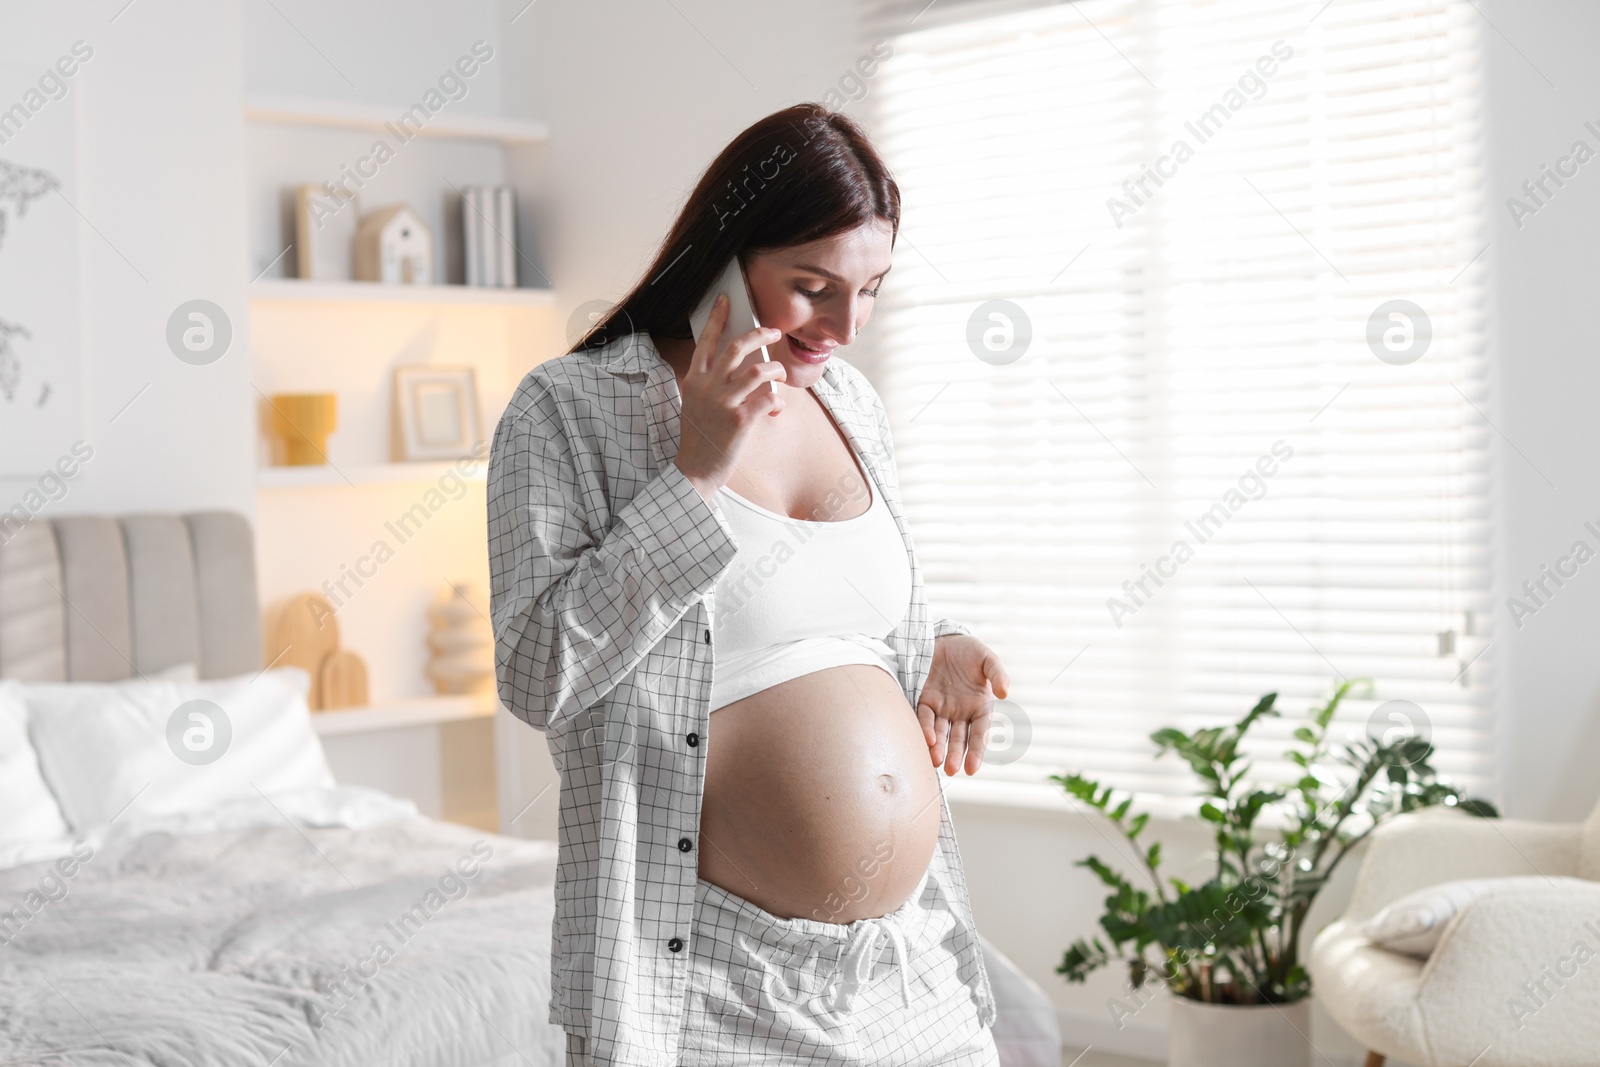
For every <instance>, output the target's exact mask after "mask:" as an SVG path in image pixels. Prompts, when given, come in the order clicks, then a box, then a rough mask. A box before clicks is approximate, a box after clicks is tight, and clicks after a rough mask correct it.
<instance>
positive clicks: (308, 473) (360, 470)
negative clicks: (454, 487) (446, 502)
mask: <svg viewBox="0 0 1600 1067" xmlns="http://www.w3.org/2000/svg"><path fill="white" fill-rule="evenodd" d="M467 463H471V464H478V465H479V466H478V467H477V469H476V470H467V471H463V470H462V469H461V465H462V464H467ZM482 464H483V460H481V459H472V458H471V457H467V456H463V457H462V458H461V459H457V460H441V461H435V462H429V463H357V464H345V465H342V466H338V467H334V466H330V465H328V464H326V463H319V464H316V465H314V466H305V467H261V468H260V469H258V470H257V471H256V486H257V487H258V488H261V489H298V488H301V487H304V486H312V485H345V486H348V485H352V484H354V485H404V484H406V483H417V484H420V483H422V482H436V481H438V480H439V479H440V478H443V477H444V476H445V475H446V474H451V473H453V474H455V476H456V477H458V478H460V479H461V480H462V481H467V482H481V481H484V480H485V479H486V478H487V476H488V472H487V468H486V467H485V466H483V465H482Z"/></svg>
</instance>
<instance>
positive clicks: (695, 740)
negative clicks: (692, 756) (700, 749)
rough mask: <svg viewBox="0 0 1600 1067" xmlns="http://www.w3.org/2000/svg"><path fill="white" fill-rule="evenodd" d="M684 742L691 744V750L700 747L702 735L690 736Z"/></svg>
mask: <svg viewBox="0 0 1600 1067" xmlns="http://www.w3.org/2000/svg"><path fill="white" fill-rule="evenodd" d="M684 740H685V741H687V742H689V747H690V748H693V747H694V746H696V745H698V744H699V743H700V735H699V734H690V735H689V736H688V737H685V738H684Z"/></svg>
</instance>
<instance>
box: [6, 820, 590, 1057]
mask: <svg viewBox="0 0 1600 1067" xmlns="http://www.w3.org/2000/svg"><path fill="white" fill-rule="evenodd" d="M90 851H91V848H90V847H85V846H84V845H81V844H80V845H79V853H78V854H79V856H82V855H83V854H84V853H86V852H90ZM61 864H65V866H68V867H71V868H73V870H72V874H71V876H70V877H68V876H65V875H63V874H62V866H61ZM468 871H471V872H472V873H471V874H470V876H469V875H468V874H467V873H466V872H468ZM554 875H555V845H554V843H553V842H548V841H520V840H516V839H512V838H507V837H500V836H497V835H494V834H488V833H483V832H481V831H476V830H472V829H470V828H467V827H462V826H457V825H453V824H449V823H442V822H435V821H432V820H426V819H416V818H413V819H403V820H401V821H397V822H391V823H388V824H386V825H380V826H375V827H369V828H363V829H350V828H346V827H331V828H320V829H319V828H314V827H308V826H295V825H290V824H289V823H288V822H287V821H286V820H283V819H279V820H278V822H277V824H276V825H259V824H258V825H245V826H237V827H232V828H226V829H221V830H215V831H212V832H201V833H177V834H175V833H171V832H164V831H155V832H142V833H139V834H137V835H129V836H127V837H126V838H125V839H122V840H111V841H107V842H104V843H102V844H101V845H100V846H99V847H93V848H92V855H89V856H88V858H86V859H83V860H82V861H81V862H67V861H55V862H53V861H44V862H34V863H28V864H24V865H21V866H17V867H12V868H9V869H6V870H0V1063H4V1064H12V1063H25V1064H41V1065H52V1067H53V1065H63V1064H73V1065H78V1064H82V1065H99V1064H105V1065H112V1064H116V1065H119V1067H126V1065H128V1064H154V1065H160V1067H191V1065H192V1067H199V1065H213V1064H216V1065H227V1067H241V1065H246V1064H261V1065H263V1067H265V1065H269V1064H270V1065H273V1067H295V1065H302V1064H304V1065H310V1064H329V1065H344V1064H349V1065H352V1067H356V1065H359V1067H373V1065H378V1064H382V1065H397V1067H405V1065H415V1067H455V1065H462V1067H483V1065H486V1064H499V1063H515V1064H521V1065H529V1067H547V1065H548V1067H560V1065H561V1064H562V1063H563V1062H564V1051H563V1050H564V1048H565V1045H564V1042H563V1039H562V1035H561V1031H560V1030H559V1028H557V1027H554V1026H551V1025H550V1024H549V1023H547V1022H546V1021H545V1020H546V1018H547V1013H548V1011H549V997H550V975H549V952H550V924H551V918H552V912H553V908H554V897H553V890H552V886H553V882H554Z"/></svg>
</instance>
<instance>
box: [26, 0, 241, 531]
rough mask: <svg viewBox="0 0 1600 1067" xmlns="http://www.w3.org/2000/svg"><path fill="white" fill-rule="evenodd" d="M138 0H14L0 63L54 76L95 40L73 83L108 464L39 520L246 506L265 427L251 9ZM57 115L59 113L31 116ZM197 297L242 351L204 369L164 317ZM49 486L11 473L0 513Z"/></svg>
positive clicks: (97, 448)
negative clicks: (250, 219)
mask: <svg viewBox="0 0 1600 1067" xmlns="http://www.w3.org/2000/svg"><path fill="white" fill-rule="evenodd" d="M125 3H126V0H84V2H80V3H73V4H48V5H42V4H26V3H22V2H20V0H10V2H7V3H5V4H4V5H3V6H0V60H3V61H6V62H15V63H20V64H23V65H26V66H34V67H38V68H39V69H40V70H41V71H42V70H43V69H44V68H45V67H46V66H47V65H49V64H51V63H53V62H54V61H55V59H56V57H57V56H60V55H62V54H64V53H65V52H67V50H68V49H69V48H70V47H71V45H72V43H73V42H74V41H77V40H80V39H81V40H83V41H85V42H86V43H87V44H88V45H89V46H90V47H92V48H93V49H94V55H93V58H92V59H90V60H89V61H88V62H86V63H84V64H83V66H82V67H81V69H80V70H79V71H78V73H77V74H76V75H75V76H74V77H73V78H72V80H71V82H70V83H69V84H70V85H71V90H70V91H71V93H72V94H74V95H75V96H76V99H77V105H78V122H79V131H78V132H79V156H78V169H79V174H78V181H79V186H78V188H79V203H78V204H77V207H78V209H79V210H80V211H81V213H82V215H83V216H84V218H85V220H86V222H85V224H84V225H85V232H84V237H83V240H82V242H81V245H80V247H81V249H82V252H81V260H80V269H81V277H82V295H83V300H82V304H83V309H84V330H83V344H84V348H85V352H86V356H87V364H88V368H87V373H88V379H89V381H88V394H87V395H88V404H89V411H88V421H89V437H88V443H89V444H90V445H92V446H93V448H94V457H93V458H92V459H91V460H90V461H89V462H88V463H86V464H84V465H83V467H82V468H81V470H80V471H79V473H78V474H77V475H76V476H75V477H73V478H72V479H71V480H70V481H69V482H68V483H67V484H68V488H67V492H66V494H65V495H64V496H62V497H61V498H60V499H57V500H55V501H53V502H51V503H50V504H48V505H47V506H46V507H45V508H44V509H43V510H42V511H41V512H40V515H41V516H45V517H49V516H53V515H58V514H71V513H78V512H91V511H96V512H98V511H104V512H117V511H128V510H151V511H166V510H180V509H189V508H209V507H220V508H233V509H236V510H241V511H244V512H245V513H246V514H249V513H250V512H251V510H252V507H253V504H254V498H255V490H254V487H253V485H252V482H251V479H250V478H248V477H246V476H245V474H246V472H248V471H249V470H250V469H251V465H252V463H253V461H254V455H255V434H254V429H253V426H252V425H251V424H250V423H249V422H248V421H247V420H246V418H245V417H244V416H245V414H246V412H247V409H246V406H245V405H246V397H247V394H248V393H249V374H250V353H249V345H248V343H247V341H246V340H245V338H244V333H245V330H244V328H243V323H245V322H246V321H247V319H246V314H247V312H246V308H245V301H244V293H245V281H246V278H245V275H244V270H243V266H242V265H243V263H244V216H243V213H242V212H241V211H240V189H241V168H242V156H243V153H242V148H241V144H242V141H241V134H242V131H241V128H240V122H239V89H240V76H241V74H240V72H241V64H240V23H239V11H238V7H237V5H236V4H234V3H215V2H207V0H163V2H162V3H157V4H151V3H140V4H136V5H134V6H133V7H131V8H129V9H128V10H125V11H123V10H121V9H122V8H123V7H124V4H125ZM119 12H120V14H119ZM11 103H13V101H11V100H7V101H6V103H5V104H4V105H0V106H9V105H10V104H11ZM59 114H61V112H60V111H58V110H55V109H46V110H44V111H41V112H40V114H39V115H37V116H35V117H34V118H33V119H32V120H31V121H32V122H35V123H47V122H51V121H53V120H55V118H56V117H57V116H58V115H59ZM4 154H5V153H4V150H3V149H0V158H3V157H4ZM199 298H203V299H207V300H211V301H213V302H215V303H216V304H218V305H220V306H221V307H222V308H223V309H224V311H225V312H226V313H227V314H228V315H229V316H230V318H232V320H233V321H234V323H235V324H236V326H237V328H236V329H235V331H234V341H233V344H232V346H231V347H230V349H229V351H228V352H227V353H226V354H225V355H224V356H223V357H222V358H221V359H220V360H218V361H217V362H215V363H212V364H210V365H208V366H192V365H190V364H187V363H184V362H182V361H180V360H179V359H178V358H177V357H176V356H174V355H173V353H172V351H171V350H170V349H169V348H168V347H167V342H166V327H167V318H168V317H169V316H170V315H171V314H172V312H173V310H174V309H175V308H176V307H177V306H178V305H179V304H181V303H184V302H185V301H188V300H193V299H199ZM141 390H142V392H141ZM136 397H137V399H135V398H136ZM130 401H131V404H130ZM124 409H126V410H124ZM113 418H115V422H113V421H112V420H113ZM35 484H36V483H35V482H34V481H33V480H31V479H24V480H16V479H9V480H0V508H3V509H9V508H10V507H11V506H12V504H13V503H15V502H17V501H19V500H20V499H21V498H22V495H23V494H24V493H25V492H27V491H28V490H29V488H31V487H33V486H34V485H35Z"/></svg>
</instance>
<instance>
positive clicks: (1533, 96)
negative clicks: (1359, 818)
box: [1486, 0, 1600, 819]
mask: <svg viewBox="0 0 1600 1067" xmlns="http://www.w3.org/2000/svg"><path fill="white" fill-rule="evenodd" d="M1487 10H1488V13H1489V17H1491V18H1493V19H1494V25H1495V27H1497V28H1498V31H1499V32H1494V31H1493V30H1491V31H1489V32H1488V33H1487V34H1486V38H1487V40H1488V43H1489V72H1488V77H1489V130H1490V148H1489V160H1490V164H1491V188H1490V196H1489V203H1490V214H1491V217H1492V218H1493V219H1494V222H1495V229H1494V232H1493V234H1492V244H1491V247H1490V250H1489V253H1488V258H1489V261H1490V266H1491V268H1492V275H1493V278H1494V280H1495V285H1494V304H1493V307H1492V308H1491V309H1490V314H1491V322H1492V330H1493V336H1494V352H1495V357H1496V370H1497V374H1498V380H1497V386H1498V387H1497V390H1496V392H1497V395H1496V397H1495V403H1494V410H1493V411H1492V412H1491V417H1493V418H1494V420H1495V423H1496V425H1497V427H1498V428H1499V430H1500V431H1501V433H1502V434H1503V435H1504V436H1503V437H1502V438H1500V439H1499V440H1498V443H1499V446H1500V447H1499V452H1498V454H1497V456H1496V461H1497V462H1498V464H1499V468H1498V474H1499V490H1500V513H1499V517H1498V518H1499V522H1498V530H1497V532H1498V534H1499V537H1500V543H1499V545H1498V546H1497V547H1498V552H1497V557H1496V562H1497V564H1498V578H1499V584H1500V585H1501V587H1502V591H1501V593H1500V595H1499V596H1497V597H1496V599H1495V603H1496V605H1497V609H1496V614H1495V618H1494V625H1495V627H1496V633H1497V636H1496V639H1495V643H1496V646H1497V647H1496V648H1495V649H1493V650H1492V651H1491V652H1490V653H1489V655H1493V656H1497V657H1498V659H1499V671H1500V689H1499V705H1498V716H1499V722H1500V724H1501V727H1502V730H1501V736H1502V756H1503V762H1502V770H1503V775H1504V782H1505V798H1506V807H1507V809H1508V811H1509V812H1510V813H1511V814H1514V815H1520V816H1523V817H1528V818H1551V819H1578V818H1581V817H1582V816H1583V815H1585V814H1586V813H1588V811H1589V810H1590V809H1591V808H1592V807H1593V806H1594V804H1595V802H1596V800H1597V799H1600V656H1597V655H1596V648H1597V646H1600V564H1596V563H1590V564H1588V565H1586V566H1583V567H1581V568H1579V571H1578V575H1577V577H1575V578H1573V579H1571V580H1569V581H1567V583H1566V585H1565V586H1564V587H1562V588H1560V589H1559V590H1556V592H1555V595H1554V596H1553V597H1550V598H1549V599H1548V600H1547V602H1546V604H1547V606H1545V607H1543V608H1540V609H1539V611H1538V612H1537V614H1535V615H1533V616H1531V617H1528V618H1524V619H1523V620H1522V622H1523V625H1522V627H1521V629H1518V628H1517V627H1516V625H1515V624H1514V623H1513V622H1512V617H1511V613H1510V611H1509V610H1508V608H1507V607H1506V598H1507V597H1509V596H1513V595H1517V596H1520V595H1521V593H1520V587H1521V585H1522V583H1523V582H1524V581H1527V580H1529V579H1533V578H1537V577H1539V576H1540V571H1541V566H1542V565H1544V564H1554V562H1555V560H1556V558H1557V557H1558V556H1561V555H1564V554H1565V553H1567V552H1568V551H1569V550H1570V548H1571V546H1572V544H1573V542H1574V541H1576V540H1578V539H1582V540H1584V541H1587V542H1588V544H1589V547H1590V548H1591V549H1595V550H1600V537H1597V536H1596V535H1594V534H1592V533H1590V532H1588V531H1587V530H1585V529H1584V528H1583V524H1584V522H1586V521H1588V522H1593V523H1594V524H1595V526H1596V527H1597V528H1600V472H1597V459H1600V419H1597V418H1596V417H1595V407H1596V401H1597V399H1600V360H1597V359H1596V358H1595V356H1596V350H1595V334H1594V307H1595V304H1596V296H1595V294H1596V292H1597V290H1600V256H1597V255H1596V245H1595V242H1596V236H1597V235H1600V162H1590V163H1588V164H1587V165H1586V166H1584V167H1582V168H1580V169H1579V172H1578V175H1577V177H1576V178H1573V179H1571V180H1569V181H1567V184H1566V186H1565V187H1564V188H1561V189H1559V190H1555V187H1554V186H1553V185H1551V186H1550V188H1551V189H1552V190H1555V196H1553V197H1552V198H1550V199H1548V200H1547V201H1546V204H1545V206H1544V207H1542V208H1540V209H1539V211H1538V213H1537V214H1536V215H1534V216H1533V217H1525V218H1523V219H1522V220H1521V221H1522V225H1521V227H1520V229H1519V228H1518V226H1517V225H1516V223H1515V222H1514V221H1513V219H1512V216H1511V213H1510V211H1509V210H1508V209H1507V207H1506V200H1507V198H1508V197H1512V196H1518V197H1522V196H1523V194H1522V193H1521V190H1520V187H1521V185H1522V183H1523V182H1524V181H1527V180H1529V179H1531V178H1536V177H1539V176H1540V173H1541V171H1540V168H1541V165H1543V164H1548V165H1551V166H1554V165H1555V163H1556V161H1557V158H1558V157H1560V156H1563V155H1565V154H1567V152H1568V151H1569V150H1570V148H1571V146H1572V144H1573V142H1574V141H1575V140H1579V139H1581V140H1583V141H1586V142H1587V143H1588V145H1589V148H1590V149H1591V150H1593V151H1595V152H1600V135H1597V134H1596V133H1594V132H1591V131H1590V130H1588V129H1586V128H1585V127H1584V123H1585V122H1586V121H1588V122H1593V123H1594V124H1595V126H1596V127H1597V128H1600V66H1597V65H1596V64H1595V62H1594V56H1593V55H1592V49H1591V47H1590V46H1591V45H1592V44H1593V43H1594V42H1595V41H1596V40H1600V7H1597V6H1596V5H1594V4H1592V3H1585V2H1583V0H1539V2H1537V3H1528V2H1526V0H1523V2H1518V3H1512V2H1511V0H1499V2H1497V3H1495V4H1494V5H1493V7H1492V8H1489V9H1487ZM1552 83H1553V84H1552ZM1546 479H1548V481H1547V480H1546ZM1552 483H1553V484H1552Z"/></svg>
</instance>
